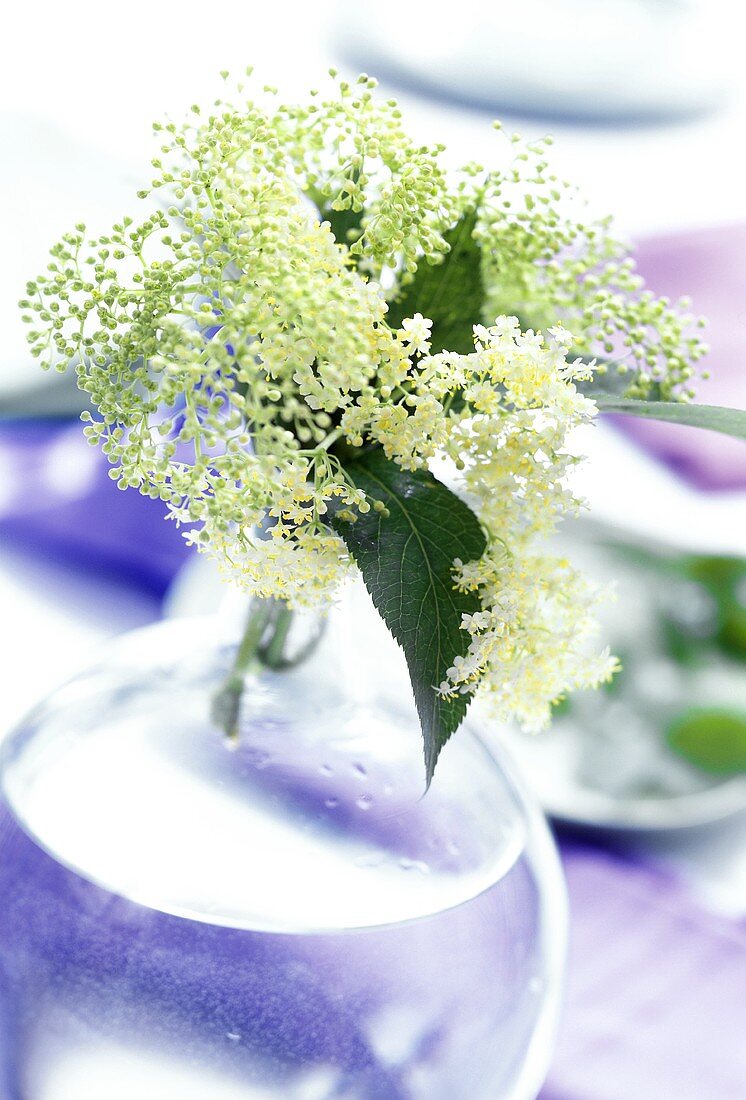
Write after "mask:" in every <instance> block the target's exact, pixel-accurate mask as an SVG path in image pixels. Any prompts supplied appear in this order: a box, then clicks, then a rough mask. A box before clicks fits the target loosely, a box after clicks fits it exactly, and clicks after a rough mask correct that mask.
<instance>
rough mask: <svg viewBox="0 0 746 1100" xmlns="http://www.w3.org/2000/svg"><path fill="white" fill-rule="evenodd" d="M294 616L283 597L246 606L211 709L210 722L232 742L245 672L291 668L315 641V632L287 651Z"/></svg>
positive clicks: (237, 731)
mask: <svg viewBox="0 0 746 1100" xmlns="http://www.w3.org/2000/svg"><path fill="white" fill-rule="evenodd" d="M293 615H294V612H292V611H291V610H290V608H289V607H288V606H287V604H286V603H284V602H283V601H282V600H274V599H258V598H255V599H253V600H252V601H251V604H250V605H249V613H248V616H247V618H246V626H245V627H244V632H243V636H242V638H241V641H240V643H239V646H238V649H237V650H236V656H235V658H234V659H233V664H232V665H231V668H230V670H229V672H228V675H227V676H226V678H225V680H224V681H223V683H222V684H221V686H220V687H219V688H218V690H217V692H216V693H215V695H214V697H213V700H212V707H211V711H210V713H211V716H212V720H213V722H215V724H216V725H218V726H219V727H220V728H221V729H222V730H223V731H224V732H225V735H226V737H227V738H228V741H229V742H230V743H232V744H234V745H235V744H236V743H237V741H238V734H239V719H240V711H241V700H242V698H243V693H244V686H245V683H246V677H247V675H249V674H250V673H252V672H258V671H260V670H261V669H263V668H270V669H274V670H279V669H286V668H291V667H292V666H293V665H296V664H299V663H300V661H302V660H303V659H304V658H305V657H306V656H307V655H308V653H310V651H311V650H312V649H313V648H314V647H315V644H316V642H317V641H318V636H319V634H318V632H317V633H314V634H312V635H311V636H310V638H309V639H308V641H307V643H306V644H305V645H304V646H303V647H302V648H300V649H299V650H297V652H295V653H294V654H289V652H288V645H287V643H288V636H289V634H290V628H291V626H292V624H293Z"/></svg>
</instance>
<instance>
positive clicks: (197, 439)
mask: <svg viewBox="0 0 746 1100" xmlns="http://www.w3.org/2000/svg"><path fill="white" fill-rule="evenodd" d="M333 77H334V81H335V83H334V84H333V86H332V89H331V91H330V92H329V93H328V94H322V93H317V92H313V93H312V94H311V95H310V97H309V98H308V100H307V101H306V102H304V103H300V104H283V103H281V102H279V101H278V99H277V96H276V92H275V91H274V90H273V89H270V88H265V89H263V90H260V91H259V92H258V93H257V94H255V95H254V96H253V97H250V98H248V99H245V101H244V102H242V103H241V105H240V106H233V105H230V104H228V103H225V102H223V101H217V102H216V103H215V104H214V106H213V108H212V109H210V110H209V111H208V112H206V113H203V112H201V111H200V109H199V108H197V107H195V108H193V112H192V115H191V118H190V120H189V122H188V123H187V124H186V125H183V126H177V125H176V124H175V123H172V122H169V123H167V124H165V125H162V124H159V125H157V126H156V127H155V130H156V135H157V140H158V142H159V145H160V147H159V150H158V154H157V155H156V157H155V158H154V159H153V162H152V163H153V170H154V175H153V179H152V181H151V184H150V187H149V188H148V189H147V190H145V191H143V192H142V193H141V194H142V197H143V198H145V199H148V200H149V201H150V202H151V210H152V212H151V213H150V214H149V215H148V216H146V217H145V219H144V220H143V221H141V222H140V223H139V224H135V223H134V222H133V221H132V219H130V218H126V219H124V220H123V221H122V222H120V223H118V224H117V225H115V226H114V227H113V229H112V230H111V232H110V233H108V234H106V235H104V236H101V237H98V238H94V239H90V238H89V237H88V235H87V233H86V230H85V226H83V225H78V226H77V227H76V229H75V230H74V231H73V232H71V233H69V234H67V235H66V236H65V237H64V238H63V240H62V241H61V242H60V243H59V244H58V245H57V246H56V247H55V249H54V250H53V253H52V261H51V263H50V265H49V267H48V270H47V271H46V272H45V273H44V275H42V276H41V277H39V278H38V279H37V280H36V281H34V282H32V283H30V284H29V286H28V292H27V297H26V299H24V301H23V302H22V306H23V309H24V311H25V319H26V320H27V322H28V323H29V325H30V333H29V339H30V343H31V347H32V351H33V354H34V355H35V356H37V357H38V358H40V359H41V361H42V363H43V365H45V366H50V365H51V366H55V367H57V368H59V369H65V367H66V366H68V365H73V366H74V368H75V369H76V370H77V373H78V379H79V384H80V386H81V388H82V389H83V390H84V391H85V392H86V393H87V394H88V395H89V398H90V402H91V406H92V408H91V410H90V411H88V412H86V413H85V414H84V419H85V420H86V428H85V431H86V434H87V436H88V438H89V440H90V441H91V442H92V443H98V444H100V445H101V447H102V448H103V450H104V452H105V453H106V455H107V457H108V458H109V460H110V462H111V464H112V469H111V476H112V477H113V478H114V479H115V480H116V481H117V482H118V484H119V485H120V486H121V487H122V488H130V487H132V488H136V489H139V490H140V491H141V492H143V493H145V494H147V495H149V496H151V497H155V498H160V499H161V500H162V501H163V502H164V503H165V505H166V509H167V511H168V514H169V515H170V516H171V517H172V518H173V519H174V520H175V521H176V522H177V523H179V524H183V525H185V526H186V527H187V529H188V538H189V540H190V541H191V542H193V543H194V544H195V545H197V546H198V548H199V549H200V550H201V551H202V552H205V553H208V554H210V555H212V556H213V557H214V558H215V559H216V560H217V561H218V563H219V564H220V566H221V568H222V569H223V570H224V572H226V573H228V574H229V575H231V576H232V577H234V578H237V579H238V580H239V581H240V583H242V584H244V585H245V586H246V587H247V588H248V589H250V590H251V591H254V592H256V593H258V594H260V595H271V596H277V597H280V598H282V599H284V600H286V601H287V602H288V603H289V604H290V605H291V606H298V605H308V604H319V603H322V602H324V601H326V600H328V599H329V598H330V596H331V595H332V594H333V592H334V590H335V588H336V587H337V585H338V583H339V582H340V580H341V579H342V578H343V577H344V576H345V575H346V573H347V572H348V571H349V570H350V569H351V568H352V565H351V560H350V556H349V553H348V550H347V548H346V545H345V542H344V540H343V538H341V537H340V535H339V533H338V530H339V527H338V524H336V525H335V526H333V525H332V523H331V516H332V513H334V516H335V517H336V518H337V519H341V520H343V521H344V520H346V521H348V522H350V523H354V522H356V521H357V519H358V518H359V516H360V515H361V514H365V513H366V512H367V511H369V510H370V509H371V508H375V509H377V510H378V511H382V512H385V508H384V507H383V505H382V502H381V501H378V500H372V499H368V498H367V497H366V494H365V493H364V492H363V491H362V490H361V489H359V488H358V487H357V485H356V484H355V480H354V476H352V475H351V474H350V472H349V467H350V466H352V465H353V464H352V463H351V462H350V461H349V459H350V455H352V457H353V459H354V455H355V453H356V452H358V451H359V449H360V448H367V447H372V446H373V447H380V448H382V450H383V452H384V454H385V455H386V456H387V457H388V458H389V459H390V460H391V461H393V462H395V463H398V464H399V465H400V466H401V467H403V468H404V469H406V470H409V471H418V470H421V469H423V468H425V467H427V465H428V464H429V463H430V461H431V460H432V459H433V458H435V457H436V456H437V455H439V454H445V455H447V456H449V457H450V458H451V459H452V460H453V461H454V462H455V463H456V466H457V467H458V469H459V470H460V471H461V475H462V478H463V485H464V492H465V494H466V497H467V499H468V502H469V503H470V505H471V506H472V508H473V509H474V511H475V512H476V514H477V516H478V518H479V520H480V523H481V524H482V526H483V528H484V531H485V532H486V535H487V550H486V553H485V555H484V557H483V558H482V559H481V560H480V561H479V562H466V563H456V567H455V573H454V585H458V586H460V587H462V588H463V589H465V590H470V591H473V592H475V593H478V596H479V601H480V603H481V605H482V610H481V611H479V612H478V613H476V614H474V615H471V616H468V617H467V618H466V620H465V622H464V624H463V627H464V630H465V631H466V632H467V633H468V635H469V640H470V642H469V648H468V652H466V654H465V655H464V656H461V657H458V658H457V659H456V660H455V661H454V663H453V665H452V667H451V668H450V669H449V671H448V675H447V679H446V680H445V681H444V682H443V683H442V684H441V685H440V686H439V690H440V691H441V692H442V693H444V694H448V693H452V692H471V691H473V690H475V689H476V688H477V687H478V686H480V685H481V686H483V687H484V688H485V690H486V691H487V692H488V693H489V694H490V695H492V696H493V697H494V699H495V701H496V702H497V704H498V706H499V708H500V709H501V710H502V711H503V712H504V713H509V712H512V713H516V714H518V715H519V716H520V717H521V719H522V720H523V721H525V722H527V723H529V724H531V725H539V724H541V723H542V722H543V721H544V719H545V717H546V714H547V711H548V707H549V705H550V704H551V703H552V701H554V700H556V699H557V698H559V697H560V696H561V694H562V692H563V691H565V690H566V689H567V688H568V687H572V686H576V685H582V684H586V683H591V682H595V681H597V680H599V679H603V678H604V677H606V676H607V675H609V674H610V672H611V670H612V667H613V661H612V660H611V659H610V658H609V657H608V655H606V654H601V655H600V656H599V657H597V658H594V659H592V660H591V659H589V658H588V656H587V654H586V653H585V652H584V651H583V650H584V646H585V642H586V639H587V637H588V636H589V635H590V633H591V619H592V616H591V608H592V605H593V602H594V600H595V599H596V593H595V592H594V590H593V589H592V587H591V586H589V585H588V584H587V583H586V582H585V581H584V580H583V579H582V578H581V577H579V576H578V575H577V574H575V573H574V572H573V570H572V569H571V567H570V566H569V565H568V564H567V563H562V562H559V561H557V560H555V559H553V558H551V557H549V556H547V555H545V554H544V553H543V552H542V550H541V548H540V547H541V540H543V539H544V538H545V537H546V536H547V535H549V534H551V532H552V531H553V530H554V527H555V525H556V523H557V521H558V520H559V518H560V517H561V516H562V515H565V514H567V513H572V512H574V511H576V510H577V508H578V506H579V502H578V501H577V500H575V499H574V497H573V496H572V494H571V492H570V490H569V489H568V486H567V474H568V473H569V471H570V468H571V466H572V464H573V462H574V461H575V460H574V459H573V458H572V457H571V456H570V455H569V453H568V452H567V450H566V446H565V444H566V437H567V433H568V432H569V431H570V430H571V429H572V428H573V427H574V426H576V425H577V424H580V423H584V422H587V421H588V420H590V419H591V418H592V417H593V415H594V413H595V405H594V404H593V402H592V401H590V400H589V399H588V398H587V397H585V396H583V394H582V393H581V392H580V390H579V389H578V386H580V385H582V384H583V383H586V382H587V381H588V380H589V378H590V376H591V374H592V372H593V369H594V368H593V365H592V363H590V364H589V363H588V361H587V359H584V360H582V361H581V360H580V359H579V358H577V355H571V354H570V348H571V347H572V348H573V349H574V351H575V352H577V353H581V354H583V355H584V356H586V357H587V356H591V355H594V354H595V355H600V356H609V355H611V354H613V355H614V356H616V357H617V358H618V357H620V356H621V365H619V364H618V367H619V374H620V375H621V374H622V373H623V372H624V371H626V372H628V378H629V389H628V392H629V393H633V394H636V395H644V396H648V395H651V394H654V395H657V396H663V397H670V396H672V395H676V394H678V395H680V396H683V397H686V396H687V394H688V387H689V385H690V380H691V376H692V373H693V369H694V368H693V364H694V363H696V361H697V360H698V359H699V358H700V356H701V355H702V353H703V350H704V346H703V345H702V344H701V343H700V341H699V340H698V338H697V337H696V336H693V335H691V333H690V321H691V318H689V317H688V315H686V314H682V313H680V312H679V311H678V310H677V309H676V308H675V307H673V306H672V305H671V304H670V303H668V302H666V301H665V300H659V299H655V298H653V297H652V295H650V294H648V293H647V292H645V291H644V290H643V289H642V288H641V286H640V283H639V280H637V278H636V277H634V276H633V274H632V272H631V268H630V265H629V263H628V262H627V261H626V260H625V259H623V258H622V256H621V252H620V246H619V245H618V244H617V243H616V242H615V241H614V240H613V239H612V238H611V237H610V236H609V233H608V226H607V225H606V223H592V222H589V223H588V224H585V223H584V222H583V221H582V220H581V219H579V218H578V217H577V216H576V215H575V214H572V213H567V211H566V209H565V205H564V204H565V197H564V191H563V187H562V186H561V185H560V184H558V183H557V181H556V180H555V178H554V177H553V176H552V175H551V173H550V171H549V169H548V165H547V161H546V159H545V148H544V146H543V145H534V146H531V145H528V146H524V145H522V144H521V143H520V142H517V140H516V139H510V140H509V141H508V142H507V146H506V147H507V148H508V149H510V150H512V155H513V160H512V161H511V162H510V163H509V164H508V166H507V167H504V168H501V169H499V170H492V171H486V170H485V169H483V168H482V167H480V166H479V165H473V164H472V165H467V166H466V167H465V168H464V169H463V170H462V171H461V172H459V173H456V174H449V173H448V172H447V171H446V169H445V167H444V165H443V158H442V152H443V149H442V147H441V146H439V145H435V146H421V145H418V144H417V143H415V142H414V141H413V140H412V139H411V138H410V137H409V135H408V134H407V133H406V131H405V129H404V128H403V125H402V121H401V115H400V112H399V109H398V107H397V106H396V103H395V102H394V101H390V100H389V101H381V100H379V99H377V98H376V96H375V94H374V88H375V82H374V81H372V80H370V79H369V78H368V77H366V76H363V77H360V79H359V80H358V81H357V82H356V83H354V84H350V83H347V82H345V81H340V80H337V79H336V74H333ZM242 94H244V93H243V90H242ZM464 225H466V226H467V229H468V230H469V232H468V233H464V232H463V226H464ZM456 226H461V227H462V232H461V236H462V237H464V236H466V237H468V240H467V241H466V244H467V245H468V246H469V248H470V249H471V252H470V253H469V254H468V255H469V256H470V257H471V259H470V261H469V262H470V263H471V264H472V267H471V269H470V271H471V275H472V276H476V278H474V277H472V278H471V279H470V280H469V286H477V284H478V286H479V287H480V291H479V296H478V297H476V298H474V300H471V301H470V302H469V303H468V305H467V306H465V307H464V308H466V309H468V310H469V316H468V317H467V318H464V320H465V322H466V341H465V342H466V344H468V343H469V340H468V333H469V328H470V326H471V325H473V326H474V328H473V332H474V343H473V350H472V349H471V348H469V349H468V350H466V351H464V347H463V346H456V344H451V345H450V347H449V340H448V338H447V337H446V336H443V335H442V333H443V332H447V331H448V329H447V326H444V325H443V324H442V319H443V317H444V316H445V315H446V314H447V313H448V310H449V309H450V310H451V313H452V312H453V310H452V307H451V304H450V302H451V299H452V296H453V291H454V290H458V289H459V287H458V286H454V284H455V283H457V282H458V279H459V276H458V275H457V276H456V279H455V280H452V282H451V284H449V288H448V291H447V292H444V291H443V290H442V287H441V289H440V290H439V291H438V292H437V293H434V294H433V293H430V291H428V293H427V294H425V296H424V297H423V299H422V301H418V300H417V297H416V295H417V290H418V287H419V286H420V285H421V282H418V277H419V276H421V274H422V272H423V271H428V270H432V271H437V270H438V269H439V268H438V265H439V264H443V265H445V266H444V268H443V270H444V271H446V270H447V265H448V262H449V252H450V248H451V245H450V241H451V240H452V239H453V238H452V236H451V234H452V231H453V230H454V227H456ZM472 226H473V231H472V228H471V227H472ZM423 285H424V284H423ZM443 285H445V284H443ZM412 298H413V300H412V302H411V305H412V308H411V310H409V303H410V299H412ZM404 301H406V302H407V310H408V312H409V315H408V316H405V317H403V319H401V320H400V321H399V322H394V321H393V319H392V320H390V319H389V318H390V317H392V318H393V316H394V315H395V311H396V309H397V308H398V306H399V304H400V303H402V302H404ZM392 303H393V308H392ZM514 313H515V314H517V315H518V316H519V317H520V322H519V321H518V320H517V319H516V316H514V315H513V314H514ZM496 318H497V319H496ZM562 320H564V321H565V323H566V324H567V325H568V327H569V328H570V330H571V332H572V338H571V337H570V335H568V333H567V332H565V330H564V329H562V328H561V327H559V323H560V322H561V321H562ZM452 321H453V317H452V316H451V317H450V322H452ZM450 322H449V323H450ZM485 326H488V327H485ZM539 329H541V330H542V332H544V333H546V335H542V334H541V333H540V332H539V331H538V330H539ZM463 343H464V340H463V339H459V340H458V341H457V344H458V345H463ZM603 369H605V366H604V365H602V366H601V367H599V368H598V370H599V371H601V370H603Z"/></svg>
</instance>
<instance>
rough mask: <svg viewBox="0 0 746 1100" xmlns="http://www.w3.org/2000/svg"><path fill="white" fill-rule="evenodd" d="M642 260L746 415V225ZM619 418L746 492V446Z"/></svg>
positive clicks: (657, 249) (664, 457)
mask: <svg viewBox="0 0 746 1100" xmlns="http://www.w3.org/2000/svg"><path fill="white" fill-rule="evenodd" d="M637 261H638V268H639V271H640V274H641V275H643V276H644V278H645V280H646V282H647V283H648V285H649V286H650V288H651V290H653V291H655V293H657V294H666V295H668V296H669V297H670V298H672V299H676V298H680V297H682V296H683V295H690V296H691V298H692V300H693V308H694V309H695V310H696V312H697V314H703V315H704V316H705V317H707V318H708V320H709V324H708V327H707V329H706V330H705V339H706V340H707V342H708V344H709V345H710V354H709V356H708V357H707V359H706V360H705V365H706V366H707V367H708V368H709V369H710V370H711V371H712V377H711V378H709V379H707V380H704V381H702V382H699V383H698V385H697V400H698V401H701V402H703V403H705V404H709V405H726V406H731V407H734V408H746V354H745V352H746V225H732V226H719V227H717V228H710V229H700V230H697V231H694V232H691V231H689V232H687V233H680V234H676V235H671V236H666V237H654V238H651V239H649V240H647V241H644V242H643V243H642V244H641V245H640V247H639V249H638V252H637ZM615 419H616V422H617V423H618V425H619V427H620V428H621V430H622V431H624V432H625V433H626V434H628V435H630V436H632V438H633V439H636V440H637V441H638V442H639V443H640V444H641V445H642V446H643V447H645V449H646V450H648V451H649V452H650V453H652V454H653V455H655V457H656V458H658V459H660V460H661V461H663V462H665V463H666V464H667V465H669V466H670V467H671V468H672V469H674V470H675V471H676V472H677V473H678V474H679V475H680V476H681V477H682V478H684V479H685V480H686V481H687V482H689V483H690V484H691V485H694V486H695V487H696V488H698V489H705V490H727V489H743V488H746V444H744V443H743V442H742V441H741V440H736V439H730V438H729V437H728V436H724V435H720V434H718V433H716V432H703V431H700V430H698V429H696V428H686V427H680V426H679V425H675V424H663V423H660V422H656V421H654V420H636V419H633V418H632V417H626V416H625V417H618V418H615ZM743 1095H744V1096H746V1087H744V1093H743Z"/></svg>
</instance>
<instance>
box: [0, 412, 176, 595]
mask: <svg viewBox="0 0 746 1100" xmlns="http://www.w3.org/2000/svg"><path fill="white" fill-rule="evenodd" d="M108 469H109V467H108V463H107V461H106V459H105V458H104V457H103V456H102V455H101V453H100V452H99V451H98V450H95V449H94V448H93V447H90V446H88V444H87V443H86V442H85V440H84V439H83V436H82V432H81V426H80V424H79V423H78V422H77V421H72V422H71V421H69V420H63V421H55V420H49V421H7V422H5V423H1V422H0V546H2V542H5V543H6V544H8V545H11V546H15V547H17V548H20V549H23V550H28V551H29V553H42V554H45V555H47V556H49V557H52V558H53V559H55V560H57V561H66V562H69V563H70V564H72V565H76V566H80V567H81V568H83V569H86V570H87V571H88V572H89V573H93V574H94V575H98V576H104V577H109V578H112V577H113V578H115V579H118V580H121V581H123V582H125V583H127V584H131V585H132V586H133V587H135V588H137V589H139V590H141V591H144V592H146V593H148V594H153V595H155V596H156V597H161V596H163V594H164V593H165V591H166V589H167V587H168V585H169V584H170V583H171V581H172V579H173V576H174V574H175V573H176V571H177V570H178V568H179V566H180V565H182V564H183V562H184V561H185V560H186V557H187V554H188V553H189V548H188V547H187V546H186V544H185V542H184V540H183V538H181V535H180V534H179V531H178V530H177V528H176V525H175V524H173V523H168V522H166V521H165V520H164V509H163V505H162V504H161V503H160V501H155V500H150V499H149V498H147V497H143V496H140V494H139V493H122V492H120V491H119V490H118V489H117V487H116V485H115V484H114V482H113V481H111V479H110V478H109V476H108Z"/></svg>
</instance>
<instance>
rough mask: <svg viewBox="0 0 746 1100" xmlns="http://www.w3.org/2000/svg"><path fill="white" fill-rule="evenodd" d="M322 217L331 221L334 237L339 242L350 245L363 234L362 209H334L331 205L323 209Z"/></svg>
mask: <svg viewBox="0 0 746 1100" xmlns="http://www.w3.org/2000/svg"><path fill="white" fill-rule="evenodd" d="M321 217H322V218H323V220H324V221H327V222H329V225H330V226H331V229H332V233H333V234H334V239H335V241H337V242H338V243H339V244H344V245H347V246H348V247H349V246H350V244H351V243H352V242H354V241H356V240H357V239H358V237H360V236H361V235H362V232H363V212H362V210H360V211H357V210H352V209H347V210H333V209H332V208H331V206H326V207H324V208H323V209H322V210H321Z"/></svg>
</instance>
